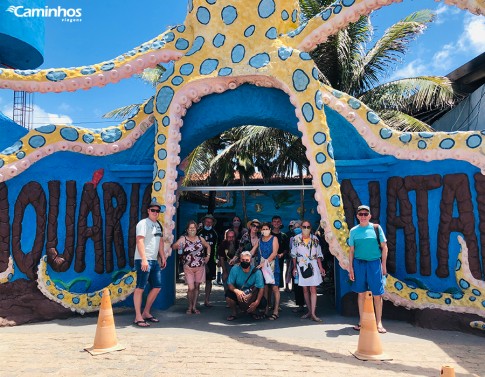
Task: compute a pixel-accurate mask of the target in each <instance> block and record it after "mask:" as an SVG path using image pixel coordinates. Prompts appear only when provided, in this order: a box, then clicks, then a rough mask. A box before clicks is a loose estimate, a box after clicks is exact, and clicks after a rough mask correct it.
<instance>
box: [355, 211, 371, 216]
mask: <svg viewBox="0 0 485 377" xmlns="http://www.w3.org/2000/svg"><path fill="white" fill-rule="evenodd" d="M357 216H361V217H366V216H369V212H361V213H358V214H357Z"/></svg>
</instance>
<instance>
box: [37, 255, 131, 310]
mask: <svg viewBox="0 0 485 377" xmlns="http://www.w3.org/2000/svg"><path fill="white" fill-rule="evenodd" d="M37 285H38V287H39V290H40V291H41V292H42V293H43V294H44V296H46V297H47V298H48V299H49V300H51V301H55V302H57V303H59V304H61V305H62V306H64V307H65V308H68V309H71V310H72V311H73V312H77V313H81V314H84V313H88V312H93V311H96V310H99V307H100V305H101V297H102V293H103V290H104V288H103V289H100V290H98V291H95V292H89V293H75V292H69V291H67V290H65V289H62V288H59V287H57V286H56V285H55V283H54V282H53V281H52V279H51V278H50V277H49V273H48V271H47V256H43V257H42V258H41V261H40V264H39V268H38V278H37ZM135 287H136V272H135V271H129V272H127V273H126V274H125V275H124V276H123V277H121V278H120V279H117V280H116V281H115V282H113V283H111V284H110V285H108V286H107V287H106V288H108V289H109V291H110V296H111V302H112V303H113V304H114V303H116V302H120V301H123V300H125V299H126V298H127V297H128V296H129V295H131V294H132V293H133V291H134V290H135Z"/></svg>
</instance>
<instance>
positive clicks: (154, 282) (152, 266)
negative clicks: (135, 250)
mask: <svg viewBox="0 0 485 377" xmlns="http://www.w3.org/2000/svg"><path fill="white" fill-rule="evenodd" d="M135 269H136V287H137V288H140V289H145V287H146V285H147V283H148V282H149V283H150V286H151V287H152V288H162V270H161V269H160V265H159V264H158V261H157V260H149V261H148V271H142V270H141V259H136V260H135Z"/></svg>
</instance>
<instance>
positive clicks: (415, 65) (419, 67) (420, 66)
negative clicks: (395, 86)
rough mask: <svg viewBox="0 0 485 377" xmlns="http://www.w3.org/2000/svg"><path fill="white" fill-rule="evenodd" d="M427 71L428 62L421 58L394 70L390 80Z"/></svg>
mask: <svg viewBox="0 0 485 377" xmlns="http://www.w3.org/2000/svg"><path fill="white" fill-rule="evenodd" d="M426 71H427V68H426V64H424V63H423V62H422V60H421V59H416V60H413V61H412V62H411V63H409V64H408V65H405V66H404V67H402V68H401V69H398V70H397V71H396V72H394V74H393V75H392V76H391V78H390V80H391V81H392V80H399V79H403V78H409V77H416V76H422V75H424V74H425V73H426Z"/></svg>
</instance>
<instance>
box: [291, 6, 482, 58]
mask: <svg viewBox="0 0 485 377" xmlns="http://www.w3.org/2000/svg"><path fill="white" fill-rule="evenodd" d="M401 1H402V0H337V1H336V2H334V3H333V4H332V5H330V6H329V7H327V8H325V9H324V10H322V11H321V12H320V13H318V14H317V15H315V16H314V17H312V18H311V19H309V20H308V21H306V22H303V23H301V24H300V25H299V26H298V27H297V28H296V29H294V30H292V31H290V32H289V33H287V34H285V35H284V36H282V40H283V41H284V43H285V44H287V45H288V46H291V47H294V48H296V49H298V50H300V51H306V52H308V51H312V50H313V49H315V48H316V46H317V45H318V44H320V43H323V42H325V41H326V40H327V38H328V37H329V36H331V35H333V34H336V33H337V32H338V31H339V30H341V29H343V28H345V27H347V26H348V25H349V24H350V23H352V22H355V21H357V20H358V19H359V18H360V17H361V16H364V15H368V14H369V13H371V12H372V11H373V10H376V9H379V8H381V7H383V6H387V5H390V4H392V3H395V2H396V3H397V2H401ZM445 3H447V4H450V5H456V6H457V7H458V8H461V9H465V10H468V11H469V12H471V13H473V14H477V15H480V14H481V15H485V0H445Z"/></svg>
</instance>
